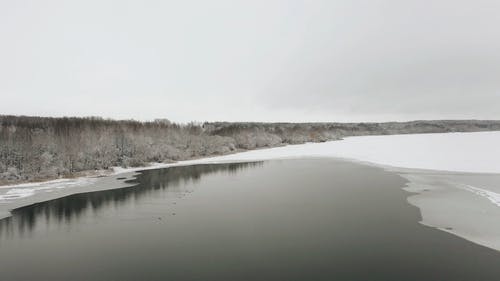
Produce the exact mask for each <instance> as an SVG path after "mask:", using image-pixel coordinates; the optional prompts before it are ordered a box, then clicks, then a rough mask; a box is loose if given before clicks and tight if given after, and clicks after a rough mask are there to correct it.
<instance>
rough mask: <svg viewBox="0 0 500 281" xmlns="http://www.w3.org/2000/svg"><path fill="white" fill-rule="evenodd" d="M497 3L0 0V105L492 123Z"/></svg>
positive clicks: (228, 116) (498, 66) (186, 117)
mask: <svg viewBox="0 0 500 281" xmlns="http://www.w3.org/2000/svg"><path fill="white" fill-rule="evenodd" d="M499 14H500V1H497V0H492V1H486V0H474V1H471V0H468V1H462V0H406V1H402V0H365V1H362V0H358V1H357V0H328V1H320V0H308V1H305V0H304V1H293V0H288V1H273V0H262V1H258V0H252V1H251V0H248V1H236V0H212V1H207V0H205V1H193V0H182V1H181V0H178V1H151V0H140V1H139V0H138V1H123V0H120V1H118V0H117V1H110V0H85V1H65V0H44V1H40V0H31V1H24V0H15V1H8V0H0V96H1V98H0V114H25V115H43V116H64V115H66V116H68V115H70V116H75V115H76V116H88V115H93V116H103V117H112V118H126V119H129V118H134V119H141V120H148V119H154V118H169V119H171V120H173V121H180V122H186V121H191V120H197V121H206V120H207V121H215V120H227V121H251V120H253V121H385V120H409V119H437V118H439V119H441V118H478V119H500V31H499V26H500V16H499Z"/></svg>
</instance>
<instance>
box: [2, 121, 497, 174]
mask: <svg viewBox="0 0 500 281" xmlns="http://www.w3.org/2000/svg"><path fill="white" fill-rule="evenodd" d="M490 130H500V121H477V120H459V121H457V120H449V121H412V122H388V123H241V122H239V123H230V122H212V123H208V122H206V123H195V122H192V123H188V124H176V123H172V122H170V121H169V120H166V119H158V120H155V121H150V122H139V121H135V120H111V119H103V118H99V117H87V118H76V117H64V118H50V117H31V116H7V115H3V116H2V115H0V184H8V183H17V182H23V181H34V180H45V179H54V178H59V177H70V176H76V175H81V174H82V173H85V172H89V171H96V170H107V169H110V168H111V167H113V166H121V167H136V166H145V165H147V164H148V163H151V162H172V161H179V160H187V159H192V158H197V157H206V156H214V155H222V154H227V153H232V152H236V151H242V150H250V149H256V148H262V147H274V146H280V145H286V144H299V143H305V142H323V141H329V140H337V139H341V138H342V137H346V136H360V135H374V134H406V133H437V132H472V131H490Z"/></svg>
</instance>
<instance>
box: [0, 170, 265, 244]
mask: <svg viewBox="0 0 500 281" xmlns="http://www.w3.org/2000/svg"><path fill="white" fill-rule="evenodd" d="M257 166H262V162H251V163H229V164H204V165H193V166H178V167H170V168H166V169H157V170H146V171H142V172H141V173H140V174H139V175H138V176H137V178H136V179H134V180H131V181H129V183H134V185H133V186H129V187H124V188H119V189H112V190H103V191H94V192H87V193H80V194H73V195H69V196H66V197H62V198H59V199H54V200H50V201H46V202H41V203H36V204H32V205H29V206H25V207H21V208H18V209H14V210H13V211H12V216H11V217H8V218H5V219H3V220H0V234H2V236H4V235H7V236H10V235H15V234H17V233H19V234H20V235H22V234H24V233H25V232H27V231H28V232H31V231H32V230H33V229H34V227H35V226H36V225H37V223H39V222H43V221H45V224H46V225H49V224H50V223H51V222H55V223H57V224H61V223H70V222H71V221H72V220H74V219H78V218H79V217H81V216H82V215H83V214H84V213H85V212H89V211H93V212H94V213H95V212H97V211H99V210H100V209H102V208H104V207H109V206H111V205H112V204H113V205H114V206H120V205H123V204H125V203H126V202H130V201H135V200H138V199H140V198H141V197H144V196H152V195H153V194H155V193H156V192H158V191H167V192H173V193H175V194H179V195H181V194H183V193H185V192H186V189H185V187H184V184H185V183H189V182H193V183H196V182H198V181H200V179H201V178H202V176H204V175H209V174H214V173H227V174H235V173H237V172H238V171H240V170H242V169H247V168H252V167H257Z"/></svg>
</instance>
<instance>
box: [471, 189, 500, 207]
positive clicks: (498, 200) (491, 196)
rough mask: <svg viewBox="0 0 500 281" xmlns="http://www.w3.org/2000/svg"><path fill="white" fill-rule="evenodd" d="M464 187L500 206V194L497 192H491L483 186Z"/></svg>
mask: <svg viewBox="0 0 500 281" xmlns="http://www.w3.org/2000/svg"><path fill="white" fill-rule="evenodd" d="M465 189H466V190H468V191H470V192H473V193H475V194H477V195H479V196H482V197H485V198H486V199H488V200H490V202H491V203H493V204H495V205H497V206H499V207H500V194H499V193H496V192H493V191H490V190H486V189H483V188H479V187H475V186H471V185H466V186H465Z"/></svg>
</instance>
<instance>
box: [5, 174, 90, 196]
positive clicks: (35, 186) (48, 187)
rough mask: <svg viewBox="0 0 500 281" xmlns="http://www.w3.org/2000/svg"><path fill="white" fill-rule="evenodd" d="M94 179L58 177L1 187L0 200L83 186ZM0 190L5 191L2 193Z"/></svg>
mask: <svg viewBox="0 0 500 281" xmlns="http://www.w3.org/2000/svg"><path fill="white" fill-rule="evenodd" d="M96 180H97V179H95V178H76V179H58V180H52V181H46V182H37V183H25V184H19V185H14V186H7V187H2V189H0V202H6V201H11V200H16V199H20V198H25V197H29V196H33V195H35V194H37V193H40V192H52V191H54V190H58V189H63V188H70V187H77V186H83V185H87V184H90V183H92V182H94V181H96ZM2 191H5V192H4V193H2Z"/></svg>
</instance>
